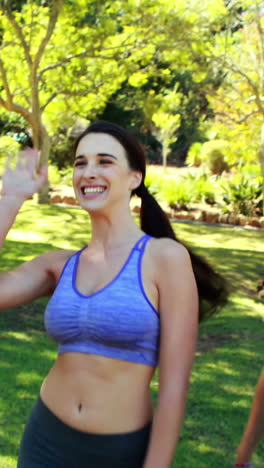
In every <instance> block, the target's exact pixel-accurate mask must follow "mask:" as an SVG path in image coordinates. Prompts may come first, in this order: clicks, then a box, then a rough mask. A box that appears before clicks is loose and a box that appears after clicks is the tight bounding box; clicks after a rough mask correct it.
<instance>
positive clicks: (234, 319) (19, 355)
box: [0, 202, 264, 468]
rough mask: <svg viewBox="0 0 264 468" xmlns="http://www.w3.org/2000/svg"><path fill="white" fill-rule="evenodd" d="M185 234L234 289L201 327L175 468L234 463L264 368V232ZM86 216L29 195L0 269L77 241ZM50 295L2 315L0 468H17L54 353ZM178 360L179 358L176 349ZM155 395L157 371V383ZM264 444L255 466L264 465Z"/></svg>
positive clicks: (190, 230) (195, 229) (83, 238)
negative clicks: (47, 316) (262, 288)
mask: <svg viewBox="0 0 264 468" xmlns="http://www.w3.org/2000/svg"><path fill="white" fill-rule="evenodd" d="M175 229H176V231H177V233H178V235H179V237H180V238H181V239H182V240H184V241H185V242H187V243H189V245H191V246H193V247H194V248H195V250H196V251H197V252H198V253H200V254H202V255H205V256H206V257H207V258H208V259H209V260H210V261H211V262H212V263H213V264H215V265H217V266H218V268H219V270H220V271H222V272H223V274H224V275H226V277H227V278H228V279H229V281H230V282H231V283H232V285H233V286H234V287H235V288H236V291H235V292H234V294H233V295H232V298H231V301H230V303H229V305H228V306H227V307H226V308H225V310H224V311H222V313H221V314H219V315H218V316H216V317H215V318H212V319H210V320H208V321H206V322H205V323H203V324H202V325H201V326H200V339H199V345H198V349H197V357H196V361H195V365H194V368H193V373H192V378H191V385H190V391H189V395H188V404H187V411H186V418H185V423H184V427H183V430H182V434H181V439H180V443H179V446H178V449H177V455H176V457H175V460H174V463H173V468H176V467H177V468H194V467H195V468H220V467H231V466H232V462H233V457H234V451H235V448H236V446H237V444H238V442H239V439H240V437H241V434H242V430H243V427H244V425H245V423H246V420H247V417H248V412H249V408H250V406H251V402H252V396H253V393H254V387H255V384H256V382H257V379H258V376H259V373H260V371H261V368H262V366H263V335H264V322H263V321H264V304H263V302H261V301H260V300H258V299H257V297H256V294H255V289H256V284H257V282H258V280H259V279H261V278H264V262H263V257H264V255H263V253H264V233H263V231H262V232H260V231H254V230H243V229H241V228H229V227H228V228H223V227H220V226H217V227H216V226H203V225H191V224H183V223H175ZM89 236H90V224H89V221H88V218H87V215H86V214H85V213H84V212H82V211H81V210H78V209H74V208H61V207H60V208H59V207H56V206H36V205H35V204H34V202H28V203H27V204H26V205H25V206H24V207H23V209H22V211H21V213H20V215H19V217H18V218H17V222H16V224H15V226H14V229H13V230H12V231H11V232H10V234H9V237H8V240H7V241H6V244H5V247H4V249H3V251H2V257H1V270H2V271H4V270H9V269H11V268H13V267H15V266H16V265H18V264H19V263H21V262H23V261H25V260H29V259H30V258H32V257H33V256H35V255H38V254H40V253H42V252H45V251H47V250H49V249H57V248H76V249H79V248H81V247H82V246H83V245H84V244H86V243H87V241H88V240H89ZM45 303H46V301H45V300H39V301H36V302H35V303H34V304H30V305H27V306H23V307H19V308H15V309H10V310H6V311H2V312H1V315H0V337H1V348H0V349H1V352H0V368H1V378H0V468H14V467H15V466H16V457H17V451H18V445H19V440H20V437H21V434H22V431H23V426H24V423H25V421H26V418H27V415H28V413H29V411H30V408H31V406H32V404H33V402H34V401H35V399H36V396H37V394H38V391H39V388H40V385H41V382H42V380H43V378H44V376H45V375H46V373H47V371H48V369H49V368H50V366H51V365H52V363H53V362H54V359H55V357H56V345H55V344H54V343H52V342H51V341H50V340H49V339H48V337H47V336H46V334H45V332H44V328H43V309H44V306H45ZM175 358H177V357H176V356H175ZM151 388H152V395H153V400H154V401H156V398H157V385H156V378H155V379H153V382H152V386H151ZM263 454H264V443H262V444H260V445H259V447H258V449H257V451H256V453H255V455H254V462H255V465H254V466H255V467H257V466H258V467H264V455H263Z"/></svg>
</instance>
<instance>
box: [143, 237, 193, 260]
mask: <svg viewBox="0 0 264 468" xmlns="http://www.w3.org/2000/svg"><path fill="white" fill-rule="evenodd" d="M149 244H150V254H151V255H152V256H153V257H154V258H155V259H156V261H157V262H160V263H164V262H165V263H166V262H175V261H176V262H177V261H188V260H189V258H190V256H189V253H188V250H187V249H186V247H184V245H182V244H181V243H180V242H178V241H176V240H174V239H170V238H168V237H161V238H158V239H157V238H154V237H153V238H152V239H151V242H150V243H149Z"/></svg>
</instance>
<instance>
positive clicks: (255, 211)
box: [222, 174, 263, 216]
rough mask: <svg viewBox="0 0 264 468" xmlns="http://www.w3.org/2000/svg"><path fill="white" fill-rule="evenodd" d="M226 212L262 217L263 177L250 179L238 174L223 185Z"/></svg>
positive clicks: (223, 207)
mask: <svg viewBox="0 0 264 468" xmlns="http://www.w3.org/2000/svg"><path fill="white" fill-rule="evenodd" d="M222 188H223V201H224V202H225V205H224V206H222V210H223V211H225V212H227V211H228V212H230V211H232V212H234V213H240V214H243V215H246V216H255V215H261V207H262V200H263V195H262V180H261V177H257V178H255V177H248V176H246V175H245V174H236V175H235V176H234V177H233V179H232V180H224V181H223V183H222Z"/></svg>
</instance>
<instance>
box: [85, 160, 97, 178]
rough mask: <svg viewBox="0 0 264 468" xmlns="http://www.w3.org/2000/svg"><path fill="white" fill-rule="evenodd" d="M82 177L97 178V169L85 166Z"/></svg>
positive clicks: (91, 165) (88, 165) (90, 165)
mask: <svg viewBox="0 0 264 468" xmlns="http://www.w3.org/2000/svg"><path fill="white" fill-rule="evenodd" d="M84 177H86V178H87V179H95V178H96V177H97V168H96V166H95V165H94V164H87V165H86V167H85V171H84Z"/></svg>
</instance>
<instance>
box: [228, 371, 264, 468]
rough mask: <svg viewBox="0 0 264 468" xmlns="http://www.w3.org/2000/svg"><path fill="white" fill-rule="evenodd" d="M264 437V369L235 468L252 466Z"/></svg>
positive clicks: (238, 450) (238, 451)
mask: <svg viewBox="0 0 264 468" xmlns="http://www.w3.org/2000/svg"><path fill="white" fill-rule="evenodd" d="M263 437H264V369H262V371H261V373H260V376H259V379H258V382H257V386H256V390H255V395H254V398H253V403H252V407H251V411H250V415H249V418H248V422H247V424H246V427H245V430H244V434H243V436H242V438H241V441H240V443H239V446H238V449H237V454H236V462H235V464H234V466H241V467H242V466H251V465H253V463H251V461H250V460H251V458H252V456H253V452H254V450H255V448H256V447H257V445H258V444H259V442H260V441H261V440H262V439H263Z"/></svg>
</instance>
